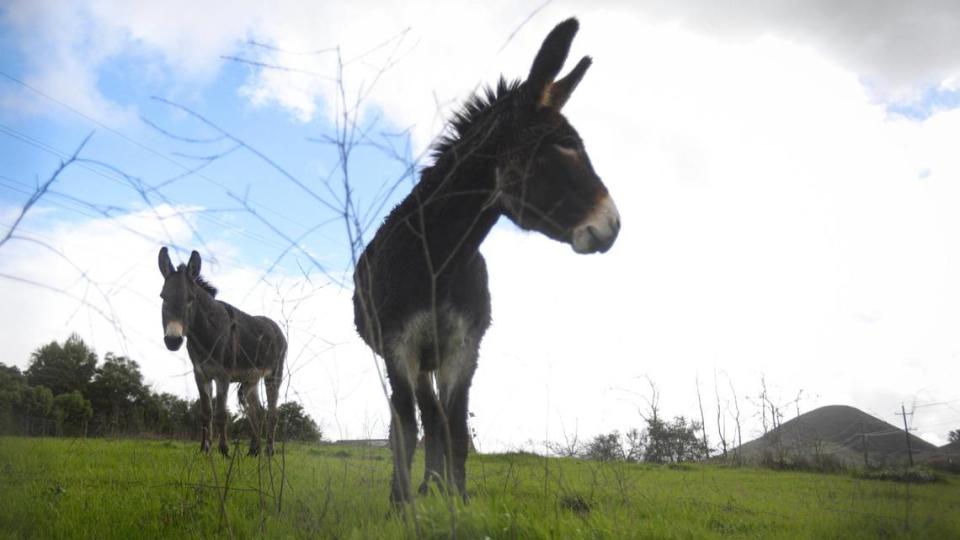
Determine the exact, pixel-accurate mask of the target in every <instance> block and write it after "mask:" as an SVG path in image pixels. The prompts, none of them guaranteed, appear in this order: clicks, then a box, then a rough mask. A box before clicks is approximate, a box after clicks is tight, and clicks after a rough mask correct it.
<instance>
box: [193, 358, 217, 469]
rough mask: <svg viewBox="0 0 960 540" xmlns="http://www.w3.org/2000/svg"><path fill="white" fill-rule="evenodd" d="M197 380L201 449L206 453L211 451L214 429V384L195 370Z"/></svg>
mask: <svg viewBox="0 0 960 540" xmlns="http://www.w3.org/2000/svg"><path fill="white" fill-rule="evenodd" d="M193 375H194V378H195V379H196V381H197V390H198V391H199V393H200V451H201V452H203V453H204V454H206V453H207V452H209V451H210V438H211V437H212V436H213V435H212V433H213V429H212V426H211V424H210V421H211V419H212V417H213V407H212V404H211V403H210V401H211V398H210V395H211V394H212V393H213V384H212V383H211V382H210V381H209V380H206V379H204V378H203V377H201V376H200V375H198V374H197V373H196V372H194V374H193Z"/></svg>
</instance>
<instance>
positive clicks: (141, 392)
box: [0, 334, 322, 442]
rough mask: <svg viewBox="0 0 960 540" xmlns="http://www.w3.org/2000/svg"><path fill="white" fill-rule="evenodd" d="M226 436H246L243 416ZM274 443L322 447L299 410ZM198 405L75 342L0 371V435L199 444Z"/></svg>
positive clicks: (282, 416)
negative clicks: (150, 438) (191, 441)
mask: <svg viewBox="0 0 960 540" xmlns="http://www.w3.org/2000/svg"><path fill="white" fill-rule="evenodd" d="M230 423H231V426H230V429H231V430H230V433H231V434H232V435H234V436H241V435H242V434H243V433H245V432H248V431H249V424H248V422H247V421H246V418H244V417H243V416H242V414H235V415H233V417H232V418H231V422H230ZM278 430H279V433H278V437H280V438H281V440H282V438H284V437H285V438H286V439H288V440H290V439H293V440H303V441H312V442H316V441H320V440H321V438H322V433H321V431H320V428H319V427H318V426H317V424H316V422H315V421H314V420H313V419H312V418H311V417H310V416H309V415H308V414H307V413H306V412H305V411H304V410H303V407H302V406H301V405H300V404H299V403H296V402H292V401H290V402H286V403H283V404H281V405H280V406H279V425H278ZM199 432H200V405H199V401H198V400H192V401H188V400H185V399H183V398H181V397H178V396H175V395H173V394H169V393H166V392H163V393H157V392H154V391H153V390H152V389H151V388H150V386H149V385H147V384H145V383H144V380H143V374H142V373H141V372H140V365H139V364H138V363H137V362H136V361H135V360H132V359H130V358H128V357H126V356H119V355H115V354H113V353H110V352H108V353H106V354H105V355H104V357H103V361H102V362H101V361H100V360H99V359H98V358H97V354H96V353H95V352H94V351H93V350H92V349H91V348H90V347H89V346H87V344H86V343H84V341H83V339H82V338H81V337H80V336H79V335H77V334H72V335H71V336H70V337H69V338H67V340H66V341H64V342H63V343H62V344H61V343H58V342H56V341H52V342H50V343H48V344H46V345H43V346H41V347H40V348H38V349H37V350H35V351H34V352H33V353H31V355H30V362H29V366H28V367H27V369H26V370H25V371H22V372H21V370H20V369H19V368H17V367H16V366H7V365H5V364H3V363H0V434H4V435H28V436H102V437H118V436H158V437H170V438H196V437H199V434H200V433H199Z"/></svg>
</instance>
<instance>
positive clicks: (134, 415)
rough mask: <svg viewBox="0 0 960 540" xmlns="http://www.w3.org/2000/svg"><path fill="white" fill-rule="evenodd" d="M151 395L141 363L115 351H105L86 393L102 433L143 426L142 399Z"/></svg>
mask: <svg viewBox="0 0 960 540" xmlns="http://www.w3.org/2000/svg"><path fill="white" fill-rule="evenodd" d="M149 394H150V390H149V389H148V388H147V387H146V386H144V384H143V374H141V373H140V365H139V364H137V362H136V361H135V360H131V359H129V358H127V357H126V356H116V355H114V354H113V353H107V354H106V356H105V357H104V359H103V364H102V365H101V366H100V367H99V368H98V369H97V370H96V375H94V377H93V381H92V382H91V383H90V384H89V386H88V389H87V393H86V395H87V397H89V398H90V402H91V403H92V404H93V410H94V414H95V415H96V425H97V429H98V431H99V432H100V433H102V434H107V433H116V432H118V431H123V432H129V431H139V430H140V429H141V428H143V427H144V425H143V424H144V421H143V416H144V414H143V408H144V407H143V405H144V403H143V402H144V400H145V399H146V398H147V397H148V396H149Z"/></svg>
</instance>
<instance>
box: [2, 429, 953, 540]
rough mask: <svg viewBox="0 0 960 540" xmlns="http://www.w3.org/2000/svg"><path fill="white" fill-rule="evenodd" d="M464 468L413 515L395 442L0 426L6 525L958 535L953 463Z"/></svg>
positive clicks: (525, 534)
mask: <svg viewBox="0 0 960 540" xmlns="http://www.w3.org/2000/svg"><path fill="white" fill-rule="evenodd" d="M420 457H421V456H419V455H418V456H417V458H418V461H422V459H420ZM468 468H469V474H470V480H469V491H470V496H471V499H470V503H469V504H467V505H465V506H464V505H462V504H460V503H455V502H454V501H453V500H452V499H450V498H447V497H443V496H439V495H434V496H430V497H422V498H419V499H418V501H417V503H416V505H415V506H414V507H413V508H412V509H411V510H410V511H409V512H408V513H407V514H406V515H405V516H403V515H396V514H394V513H393V512H391V509H390V506H389V504H388V502H387V489H388V480H389V474H390V467H389V459H388V453H387V451H385V450H372V449H363V448H349V447H346V448H345V447H337V446H304V445H288V446H287V448H286V452H285V458H284V459H281V458H279V457H277V458H274V460H273V461H272V462H271V461H268V460H266V459H262V460H260V459H256V458H246V457H242V458H237V459H224V458H221V457H219V456H213V457H206V456H202V455H200V454H199V453H197V452H196V445H195V444H193V443H189V444H187V443H180V442H169V441H137V440H120V441H110V440H102V439H27V438H0V537H3V538H68V537H69V538H76V537H80V538H157V537H188V538H212V537H227V538H229V537H237V538H250V537H257V536H265V537H270V538H288V537H289V538H301V537H302V538H405V537H409V538H418V537H420V538H447V537H450V536H452V535H453V534H456V536H457V537H461V538H486V537H489V538H844V539H846V538H925V539H927V538H960V478H958V477H956V476H950V477H946V478H945V479H944V480H943V481H942V482H938V483H933V484H925V485H909V484H902V483H894V482H883V481H876V480H860V479H856V478H853V477H851V476H846V475H823V474H813V473H798V472H773V471H768V470H759V469H745V468H727V467H720V466H716V465H702V466H701V465H693V466H688V465H684V466H680V467H667V466H663V467H661V466H647V465H631V464H622V463H595V462H587V461H578V460H571V459H553V458H551V459H544V458H541V457H536V456H531V455H515V454H514V455H489V456H483V455H478V456H472V457H471V459H470V461H469V462H468ZM283 470H285V474H283V472H282V471H283ZM419 474H422V472H420V473H419ZM281 477H282V478H283V482H282V484H281ZM224 486H227V488H226V489H224ZM281 486H282V488H281ZM278 507H279V508H278Z"/></svg>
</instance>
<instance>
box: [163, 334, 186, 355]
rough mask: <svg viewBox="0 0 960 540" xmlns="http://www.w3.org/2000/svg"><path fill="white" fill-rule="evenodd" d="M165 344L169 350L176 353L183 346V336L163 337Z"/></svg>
mask: <svg viewBox="0 0 960 540" xmlns="http://www.w3.org/2000/svg"><path fill="white" fill-rule="evenodd" d="M163 344H164V345H166V346H167V349H168V350H171V351H176V350H179V349H180V346H181V345H183V336H163Z"/></svg>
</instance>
